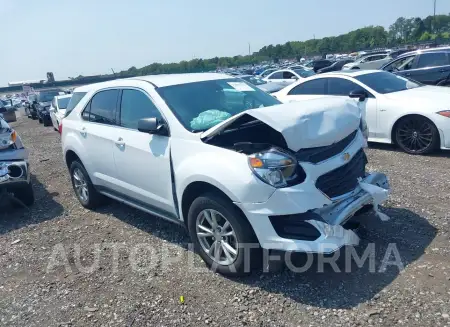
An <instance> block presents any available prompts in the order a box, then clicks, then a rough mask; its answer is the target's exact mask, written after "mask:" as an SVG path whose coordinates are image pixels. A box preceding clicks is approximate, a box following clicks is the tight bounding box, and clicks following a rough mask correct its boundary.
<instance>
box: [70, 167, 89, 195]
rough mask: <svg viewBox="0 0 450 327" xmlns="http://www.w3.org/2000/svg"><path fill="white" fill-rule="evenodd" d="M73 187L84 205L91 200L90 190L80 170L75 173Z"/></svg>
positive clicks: (75, 170) (76, 169)
mask: <svg viewBox="0 0 450 327" xmlns="http://www.w3.org/2000/svg"><path fill="white" fill-rule="evenodd" d="M73 185H74V187H75V192H76V194H77V196H78V198H79V199H80V200H81V201H83V202H84V203H86V202H88V200H89V189H88V185H87V181H86V178H85V177H84V174H83V173H82V172H81V170H80V169H78V168H75V169H74V171H73Z"/></svg>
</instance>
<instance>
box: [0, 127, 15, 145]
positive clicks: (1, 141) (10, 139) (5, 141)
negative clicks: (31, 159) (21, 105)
mask: <svg viewBox="0 0 450 327" xmlns="http://www.w3.org/2000/svg"><path fill="white" fill-rule="evenodd" d="M16 140H17V133H16V131H14V130H12V131H11V132H10V133H7V134H2V135H0V149H6V148H7V147H9V146H11V145H13V144H14V143H16Z"/></svg>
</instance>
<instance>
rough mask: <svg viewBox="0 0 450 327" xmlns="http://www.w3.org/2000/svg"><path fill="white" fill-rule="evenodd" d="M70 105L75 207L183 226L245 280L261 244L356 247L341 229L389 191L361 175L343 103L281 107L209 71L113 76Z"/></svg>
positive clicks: (355, 122)
mask: <svg viewBox="0 0 450 327" xmlns="http://www.w3.org/2000/svg"><path fill="white" fill-rule="evenodd" d="M73 99H76V100H74V101H77V104H76V106H74V104H73V103H72V104H70V103H69V108H70V111H71V112H70V113H69V114H68V115H67V117H66V118H64V120H63V122H62V125H63V126H62V127H61V129H62V145H63V152H64V157H65V161H66V163H67V166H68V168H69V170H70V174H71V178H72V183H73V187H74V190H75V193H76V195H77V197H78V199H79V201H80V202H81V204H82V205H83V206H84V207H86V208H94V207H96V206H98V205H99V204H100V203H101V199H102V198H103V196H107V197H109V198H113V199H116V200H119V201H121V202H123V203H126V204H128V205H130V206H132V207H135V208H138V209H141V210H143V211H145V212H148V213H151V214H153V215H155V216H159V217H162V218H165V219H168V220H170V221H172V222H176V223H179V224H183V225H185V226H186V227H187V229H188V231H189V234H190V236H191V238H192V241H193V243H194V246H195V249H196V250H197V251H198V252H199V254H200V255H201V257H202V258H203V259H204V261H205V262H206V263H207V264H208V265H209V266H211V267H213V268H214V269H216V270H217V271H218V272H220V273H224V274H243V273H248V272H249V271H250V267H252V265H249V263H251V264H255V262H254V261H255V260H256V258H259V256H258V254H259V253H260V249H258V248H259V247H262V248H264V249H274V250H284V251H308V252H316V253H317V252H319V253H331V252H333V251H336V250H337V249H339V248H340V247H342V246H344V245H356V244H358V241H359V238H358V237H357V236H356V234H355V233H354V232H353V231H352V230H351V229H347V228H346V226H347V225H345V224H346V222H348V220H349V219H350V218H351V217H353V216H354V215H355V213H356V212H357V211H358V210H360V209H362V208H365V207H368V206H370V205H373V207H374V208H375V209H377V206H378V204H380V203H381V202H383V201H384V200H386V198H387V195H388V189H389V185H388V181H387V178H386V176H385V175H383V174H380V173H371V174H368V173H366V170H365V166H366V163H367V159H366V155H365V153H364V151H363V148H364V147H365V145H366V140H365V138H364V134H363V132H362V131H361V126H364V125H363V124H362V119H361V113H360V110H359V108H358V107H357V106H356V105H355V103H354V100H351V99H348V100H343V99H320V100H312V101H309V102H302V103H289V104H281V103H280V102H279V101H278V100H277V99H275V98H273V97H271V96H270V95H269V94H267V93H264V92H263V91H261V90H259V89H258V88H256V87H254V86H253V85H251V84H249V83H246V82H245V81H243V80H241V79H238V78H232V77H230V76H228V75H224V74H211V73H204V74H203V73H202V74H183V75H157V76H146V77H136V78H130V79H122V80H115V81H111V82H105V83H100V84H94V85H89V86H86V87H82V88H78V89H76V90H75V91H74V94H73V97H72V100H73ZM73 107H74V109H73V110H72V108H73ZM379 214H380V215H381V213H379ZM255 245H256V246H255ZM254 247H258V248H255V249H253V248H254ZM250 249H251V250H250ZM246 260H249V261H246ZM253 267H254V266H253Z"/></svg>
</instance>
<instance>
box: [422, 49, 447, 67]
mask: <svg viewBox="0 0 450 327" xmlns="http://www.w3.org/2000/svg"><path fill="white" fill-rule="evenodd" d="M448 64H449V62H448V57H447V54H446V53H444V52H435V53H424V54H421V55H420V57H419V62H418V64H417V68H425V67H439V66H445V65H448Z"/></svg>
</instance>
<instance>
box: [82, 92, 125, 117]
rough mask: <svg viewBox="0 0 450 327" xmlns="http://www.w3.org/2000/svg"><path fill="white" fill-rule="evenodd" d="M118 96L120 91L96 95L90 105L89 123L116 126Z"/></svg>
mask: <svg viewBox="0 0 450 327" xmlns="http://www.w3.org/2000/svg"><path fill="white" fill-rule="evenodd" d="M118 95H119V90H106V91H101V92H99V93H97V94H96V95H94V97H93V98H92V100H91V103H90V109H91V110H90V115H89V121H91V122H94V123H101V124H107V125H114V124H115V117H114V115H115V112H116V108H117V97H118Z"/></svg>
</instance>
